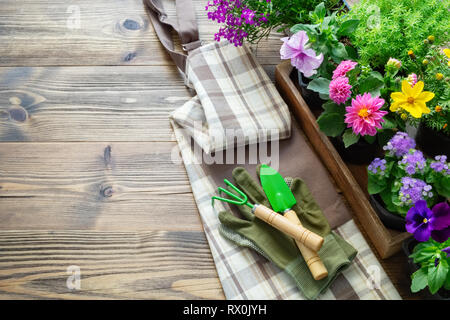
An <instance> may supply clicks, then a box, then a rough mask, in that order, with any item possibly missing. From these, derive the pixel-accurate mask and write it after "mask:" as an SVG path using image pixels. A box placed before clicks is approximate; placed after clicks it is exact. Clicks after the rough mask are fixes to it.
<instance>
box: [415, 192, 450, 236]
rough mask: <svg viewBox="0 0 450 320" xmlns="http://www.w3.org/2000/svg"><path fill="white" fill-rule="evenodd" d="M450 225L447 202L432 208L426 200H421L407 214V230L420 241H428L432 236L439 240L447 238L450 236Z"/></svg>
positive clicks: (449, 212)
mask: <svg viewBox="0 0 450 320" xmlns="http://www.w3.org/2000/svg"><path fill="white" fill-rule="evenodd" d="M449 226H450V209H449V206H448V204H447V203H445V202H442V203H439V204H437V205H435V206H434V207H433V210H431V209H429V208H428V207H427V202H426V201H424V200H419V201H417V202H416V203H415V204H414V206H413V207H411V209H409V211H408V213H407V214H406V230H407V231H408V232H409V233H412V234H413V235H414V238H415V239H416V240H417V241H420V242H424V241H427V240H428V239H429V238H430V236H431V237H432V238H433V239H434V240H436V241H438V242H443V241H445V240H447V239H448V237H449V236H450V228H449ZM445 236H447V237H446V238H445ZM443 238H445V239H444V240H443V241H442V239H443Z"/></svg>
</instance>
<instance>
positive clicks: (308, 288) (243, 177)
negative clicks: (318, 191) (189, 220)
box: [219, 167, 357, 299]
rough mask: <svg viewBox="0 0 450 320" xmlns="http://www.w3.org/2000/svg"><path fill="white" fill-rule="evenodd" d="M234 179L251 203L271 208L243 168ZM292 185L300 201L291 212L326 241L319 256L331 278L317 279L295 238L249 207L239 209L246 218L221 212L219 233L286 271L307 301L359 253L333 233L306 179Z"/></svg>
mask: <svg viewBox="0 0 450 320" xmlns="http://www.w3.org/2000/svg"><path fill="white" fill-rule="evenodd" d="M259 168H260V167H258V176H259ZM233 178H234V180H235V183H236V185H237V186H238V188H240V189H241V190H242V191H243V192H244V193H245V194H247V196H248V198H249V200H250V201H251V202H254V203H259V204H262V205H265V206H267V207H270V204H269V201H268V200H267V198H266V196H265V194H264V191H263V190H262V188H261V187H260V186H259V184H258V183H257V182H256V181H255V180H254V179H253V178H252V177H251V176H250V174H249V173H248V172H247V171H246V170H245V169H244V168H240V167H238V168H236V169H235V170H233ZM289 184H290V185H291V190H292V193H293V194H294V197H295V198H296V200H297V204H296V205H295V206H294V207H293V208H292V209H293V210H294V211H295V212H296V213H297V215H298V217H299V219H300V221H301V222H302V224H303V225H304V226H307V228H308V229H309V230H311V231H313V232H315V233H317V234H319V235H321V236H322V237H323V238H324V243H323V246H322V248H321V249H320V250H319V252H318V255H319V256H320V258H321V259H322V261H323V263H324V265H325V267H326V268H327V270H328V277H326V278H324V279H322V280H319V281H316V280H314V278H313V277H312V275H311V272H310V271H309V268H308V266H307V265H306V262H305V260H304V259H303V257H302V256H301V254H300V252H299V250H298V248H297V246H296V244H295V242H294V241H293V239H291V238H289V237H288V236H286V235H285V234H283V233H282V232H280V231H278V230H276V229H274V228H273V227H271V226H270V225H268V224H267V223H266V222H264V221H262V220H260V219H258V218H256V217H255V215H254V214H253V213H252V212H251V209H250V208H249V207H247V206H244V205H242V206H239V210H240V213H241V215H242V216H243V219H241V218H238V217H236V216H234V215H233V214H232V213H231V212H230V211H222V212H220V214H219V220H220V222H221V223H222V225H221V226H220V227H219V231H220V233H221V234H222V235H223V236H224V237H225V238H227V239H229V240H231V241H233V242H234V243H236V244H237V245H238V246H243V247H248V248H250V249H253V250H255V251H256V252H258V253H259V254H261V255H262V256H264V257H266V258H267V259H268V260H270V261H271V262H273V263H274V264H275V265H276V266H278V267H279V268H280V269H282V270H284V271H286V272H287V274H289V275H290V276H291V277H292V278H293V280H294V281H295V283H296V285H297V287H298V288H299V289H300V290H301V291H302V293H303V294H304V295H305V297H306V298H307V299H316V298H317V297H318V296H319V294H320V293H321V292H323V291H325V290H326V289H327V288H328V287H329V286H330V285H331V283H332V282H333V281H334V280H335V279H336V277H337V276H338V275H339V273H340V272H342V271H343V270H344V269H346V268H347V267H348V266H349V265H350V263H351V261H352V260H353V259H354V258H355V256H356V253H357V251H356V250H355V248H353V247H352V246H351V245H350V244H349V243H348V242H346V241H345V240H344V239H342V238H341V237H340V236H339V235H337V234H336V233H334V232H331V229H330V226H329V224H328V221H327V219H326V218H325V216H324V214H323V212H322V210H321V209H320V207H319V206H318V205H317V203H316V201H315V200H314V198H313V197H312V195H311V193H310V192H309V189H308V187H307V186H306V184H305V182H304V181H303V180H301V179H299V178H296V179H290V182H289ZM230 191H232V190H230ZM337 238H339V239H338V240H337Z"/></svg>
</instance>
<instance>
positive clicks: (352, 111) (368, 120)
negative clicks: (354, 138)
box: [344, 92, 387, 136]
mask: <svg viewBox="0 0 450 320" xmlns="http://www.w3.org/2000/svg"><path fill="white" fill-rule="evenodd" d="M383 104H384V100H383V99H381V98H379V97H372V96H371V95H370V93H368V92H366V93H364V94H363V95H362V96H361V95H357V96H356V98H355V99H352V105H351V107H346V108H345V110H346V111H347V114H346V115H345V120H344V122H345V123H347V128H352V129H353V132H354V133H355V134H356V135H358V134H360V135H362V136H365V135H369V136H374V135H376V134H377V128H378V129H381V128H382V126H381V124H382V123H383V122H384V120H383V116H384V115H386V114H387V111H382V110H380V108H381V107H382V106H383Z"/></svg>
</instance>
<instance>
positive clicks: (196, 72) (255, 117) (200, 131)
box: [170, 42, 291, 154]
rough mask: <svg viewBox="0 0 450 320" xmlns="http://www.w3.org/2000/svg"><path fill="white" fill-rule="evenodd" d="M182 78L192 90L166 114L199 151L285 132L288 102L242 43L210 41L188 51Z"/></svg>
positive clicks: (287, 133)
mask: <svg viewBox="0 0 450 320" xmlns="http://www.w3.org/2000/svg"><path fill="white" fill-rule="evenodd" d="M186 81H187V84H188V85H189V86H191V87H193V89H195V91H196V93H197V96H195V97H194V98H192V100H190V101H188V102H187V103H186V104H185V105H184V106H183V107H181V108H179V109H177V110H175V111H174V112H173V113H172V114H171V115H170V117H171V118H172V119H173V120H174V121H175V122H177V123H178V125H179V126H180V127H182V128H184V129H185V130H186V132H188V133H189V135H190V136H191V137H193V139H194V140H195V141H196V142H197V144H198V145H199V146H200V147H201V148H202V149H203V150H204V151H205V153H207V154H211V153H214V152H216V151H221V150H225V149H228V148H230V147H234V146H244V145H247V144H253V143H257V142H265V141H272V140H281V139H285V138H288V137H289V136H290V132H291V118H290V115H289V110H288V107H287V105H286V104H285V102H284V101H283V99H282V98H281V96H280V94H279V93H278V91H277V90H276V88H275V86H274V84H273V83H272V81H270V79H269V77H268V76H267V74H266V73H265V71H264V69H263V68H262V67H261V66H260V65H259V64H258V62H257V61H256V59H255V58H254V56H253V54H252V53H251V52H250V50H249V49H248V48H247V47H246V46H245V45H244V46H242V47H235V46H234V45H232V44H230V43H227V42H221V43H217V42H213V43H210V44H207V45H204V46H202V47H199V48H197V49H195V50H193V51H191V52H190V54H189V55H188V57H187V62H186Z"/></svg>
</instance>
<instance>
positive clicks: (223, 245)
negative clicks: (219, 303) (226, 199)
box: [171, 99, 401, 300]
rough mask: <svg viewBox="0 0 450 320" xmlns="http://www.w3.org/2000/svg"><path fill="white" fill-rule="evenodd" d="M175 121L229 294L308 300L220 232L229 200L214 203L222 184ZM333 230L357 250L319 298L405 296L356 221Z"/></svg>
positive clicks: (285, 277) (268, 265) (230, 296)
mask: <svg viewBox="0 0 450 320" xmlns="http://www.w3.org/2000/svg"><path fill="white" fill-rule="evenodd" d="M194 101H195V99H194ZM188 103H192V101H191V102H188ZM182 108H183V107H182ZM171 124H172V127H173V129H174V132H175V136H176V139H177V142H178V147H179V149H180V152H181V156H182V161H183V163H184V164H185V167H186V171H187V174H188V177H189V181H190V183H191V187H192V192H193V194H194V198H195V201H196V203H197V207H198V210H199V212H200V216H201V220H202V223H203V228H204V230H205V234H206V238H207V240H208V243H209V246H210V248H211V253H212V256H213V259H214V262H215V265H216V268H217V273H218V276H219V278H220V281H221V283H222V287H223V290H224V293H225V296H226V298H227V299H263V300H265V299H300V300H304V299H305V297H304V296H303V295H302V294H301V292H300V290H299V289H298V288H297V286H296V285H295V282H294V280H293V279H292V278H291V277H290V276H289V275H288V274H287V273H286V272H284V271H282V270H280V269H279V268H277V267H276V266H275V265H273V264H272V263H270V262H269V261H268V260H267V259H265V258H264V257H262V256H260V255H258V254H257V253H256V252H254V251H253V250H250V249H248V248H242V247H237V246H236V245H235V244H234V243H232V242H231V241H229V240H227V239H225V238H224V237H222V236H221V235H220V233H219V225H220V222H219V219H218V212H220V211H222V210H227V209H228V205H227V204H225V203H221V202H216V203H215V205H214V208H213V207H212V205H211V197H212V196H213V195H214V194H216V191H217V185H216V184H215V183H214V180H213V179H212V178H211V177H210V176H208V175H207V174H206V173H205V170H204V168H203V167H202V166H204V165H205V164H202V159H199V158H198V157H199V156H200V157H201V154H200V155H198V154H197V153H195V152H194V150H193V148H194V147H193V145H192V141H191V137H190V134H189V133H188V131H187V130H184V129H183V128H182V127H181V126H180V125H178V124H177V123H176V122H175V121H174V119H171ZM333 231H334V232H336V233H337V234H339V235H340V236H341V237H342V238H344V239H345V240H346V241H348V242H349V243H350V244H351V245H352V246H353V247H354V248H355V249H356V250H358V254H357V256H356V257H355V259H354V261H353V263H352V264H351V265H350V266H349V267H348V268H347V269H346V270H344V271H343V272H342V273H341V274H340V275H339V276H338V277H337V278H336V280H335V281H334V282H333V284H332V285H331V286H330V288H329V289H328V290H327V291H325V292H324V293H323V294H322V295H320V296H319V298H318V299H320V300H328V299H332V300H334V299H370V300H384V299H401V298H400V296H399V294H398V292H397V290H396V289H395V287H394V286H393V284H392V282H391V281H390V279H389V278H388V276H387V275H386V273H385V271H384V270H383V268H382V266H381V265H380V263H379V262H378V260H377V258H376V257H375V255H374V253H373V252H372V250H371V249H370V247H369V245H368V244H367V242H366V241H365V240H364V238H363V236H362V234H361V232H360V231H359V229H358V228H357V226H356V225H355V223H354V221H353V220H349V221H347V222H345V223H344V224H342V225H340V226H339V227H337V228H335V229H334V230H333Z"/></svg>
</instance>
